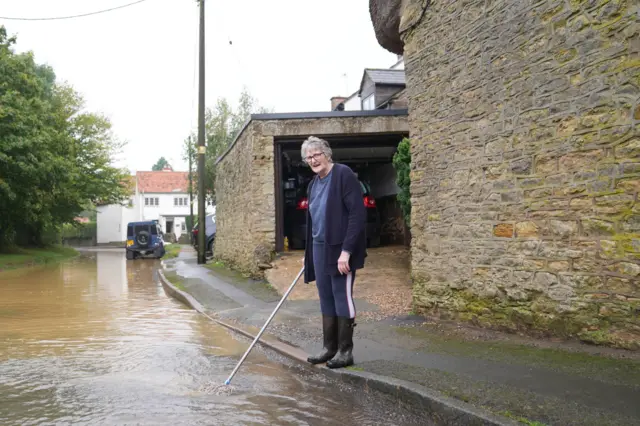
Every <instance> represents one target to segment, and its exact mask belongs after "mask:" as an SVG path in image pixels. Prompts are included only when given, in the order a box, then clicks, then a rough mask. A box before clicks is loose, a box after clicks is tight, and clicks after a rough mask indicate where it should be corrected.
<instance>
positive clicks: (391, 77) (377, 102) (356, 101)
mask: <svg viewBox="0 0 640 426" xmlns="http://www.w3.org/2000/svg"><path fill="white" fill-rule="evenodd" d="M386 71H390V72H388V73H386ZM365 82H366V84H365ZM405 87H406V82H405V77H404V59H403V57H402V55H398V61H397V62H396V63H395V64H393V65H392V66H391V67H389V68H388V69H374V68H368V69H365V70H364V73H363V76H362V78H361V83H360V88H359V89H358V90H357V91H355V92H354V93H352V94H351V95H349V96H348V97H341V96H334V97H333V98H331V110H332V111H362V110H369V109H394V108H395V109H406V108H407V105H408V102H407V99H406V97H405V90H404V89H405ZM372 95H373V96H372Z"/></svg>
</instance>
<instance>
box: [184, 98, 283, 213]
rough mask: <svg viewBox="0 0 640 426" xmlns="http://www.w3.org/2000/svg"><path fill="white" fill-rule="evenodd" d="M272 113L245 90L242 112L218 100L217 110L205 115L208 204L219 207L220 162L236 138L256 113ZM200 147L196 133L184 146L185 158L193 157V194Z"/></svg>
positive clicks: (241, 99) (223, 99) (241, 103)
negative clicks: (218, 162) (218, 179)
mask: <svg viewBox="0 0 640 426" xmlns="http://www.w3.org/2000/svg"><path fill="white" fill-rule="evenodd" d="M267 112H271V111H270V110H269V109H267V108H264V107H260V106H259V105H258V102H257V100H256V99H255V98H254V97H252V96H251V94H250V93H249V92H248V91H247V89H244V90H243V91H242V93H241V94H240V99H239V101H238V108H237V110H235V111H234V109H233V108H232V107H231V104H230V103H229V101H227V99H225V98H218V100H217V101H216V105H215V106H214V107H213V108H207V110H206V112H205V135H206V136H205V138H206V141H205V143H206V146H207V151H206V154H205V174H206V181H205V192H206V200H207V202H210V203H215V189H214V188H215V181H216V164H215V163H216V160H217V159H218V157H220V156H221V155H222V154H224V152H225V151H226V150H227V148H229V146H230V145H231V143H232V142H233V140H234V139H235V138H236V136H237V135H238V133H240V130H242V126H244V124H245V122H246V121H247V120H248V119H249V118H250V117H251V114H255V113H267ZM197 145H198V138H197V136H196V134H195V133H192V134H191V135H190V136H189V137H188V138H187V139H186V140H185V142H184V147H183V158H184V159H185V160H188V159H189V157H191V164H192V166H193V182H194V183H193V185H194V187H193V191H194V193H197V188H198V184H197V173H196V170H197Z"/></svg>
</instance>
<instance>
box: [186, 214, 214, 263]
mask: <svg viewBox="0 0 640 426" xmlns="http://www.w3.org/2000/svg"><path fill="white" fill-rule="evenodd" d="M204 225H205V228H204V235H205V237H204V241H205V247H206V248H207V251H208V252H211V253H212V254H213V244H214V242H215V240H216V216H215V214H208V215H206V216H205V218H204ZM198 231H199V229H198V221H196V223H195V224H194V225H193V230H192V231H191V244H193V247H195V248H196V249H197V248H198Z"/></svg>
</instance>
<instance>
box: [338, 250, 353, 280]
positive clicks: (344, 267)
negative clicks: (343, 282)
mask: <svg viewBox="0 0 640 426" xmlns="http://www.w3.org/2000/svg"><path fill="white" fill-rule="evenodd" d="M349 258H351V255H350V254H349V253H348V252H346V251H343V252H342V253H340V257H339V258H338V271H340V273H341V274H342V275H346V274H348V273H349V272H351V269H350V268H349Z"/></svg>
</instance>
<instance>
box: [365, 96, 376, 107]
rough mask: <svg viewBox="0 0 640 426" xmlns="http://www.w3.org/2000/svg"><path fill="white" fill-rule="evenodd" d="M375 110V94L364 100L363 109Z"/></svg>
mask: <svg viewBox="0 0 640 426" xmlns="http://www.w3.org/2000/svg"><path fill="white" fill-rule="evenodd" d="M375 108H376V104H375V99H374V96H373V94H371V95H369V96H367V97H366V98H364V99H363V100H362V109H375Z"/></svg>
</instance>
